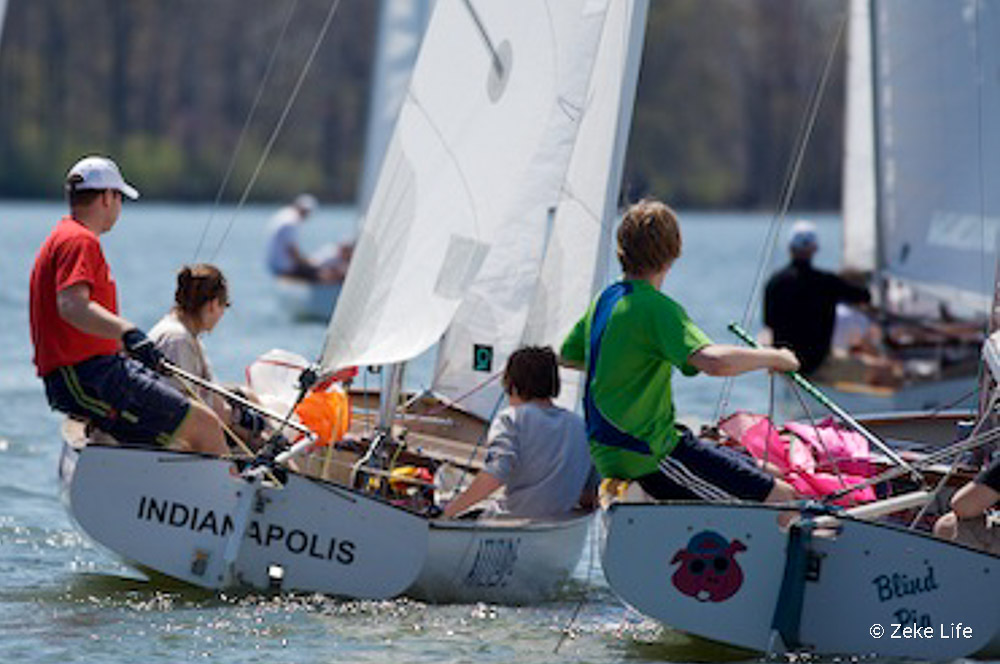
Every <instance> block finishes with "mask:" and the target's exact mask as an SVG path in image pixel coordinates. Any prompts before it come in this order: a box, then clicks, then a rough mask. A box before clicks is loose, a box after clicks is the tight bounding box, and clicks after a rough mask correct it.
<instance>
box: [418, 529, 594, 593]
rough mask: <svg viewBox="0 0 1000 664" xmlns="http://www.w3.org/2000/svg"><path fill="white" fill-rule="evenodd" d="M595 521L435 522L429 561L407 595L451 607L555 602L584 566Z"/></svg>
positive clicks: (428, 556) (428, 555) (430, 542)
mask: <svg viewBox="0 0 1000 664" xmlns="http://www.w3.org/2000/svg"><path fill="white" fill-rule="evenodd" d="M592 520H593V515H592V514H579V515H575V516H572V517H569V518H566V519H563V520H559V521H550V522H537V521H528V520H525V519H492V520H486V521H479V522H471V521H470V522H463V521H437V522H432V523H431V533H430V541H429V547H430V548H429V550H428V553H427V560H426V562H425V564H424V568H423V569H422V570H421V572H420V576H419V577H417V580H416V582H415V583H414V584H413V586H412V587H411V588H410V589H409V590H408V591H407V594H408V595H411V596H413V597H415V598H417V599H421V600H424V601H429V602H448V603H469V602H489V603H502V604H534V603H537V602H540V601H543V600H546V599H551V598H552V597H554V596H555V595H556V594H557V593H558V591H559V589H560V587H561V586H562V584H563V583H564V582H565V581H566V580H567V579H568V578H569V577H570V575H571V574H572V573H573V570H574V568H575V567H576V565H577V563H578V562H579V559H580V553H581V551H582V549H583V544H584V541H585V540H586V537H587V531H588V529H589V526H590V523H591V522H592Z"/></svg>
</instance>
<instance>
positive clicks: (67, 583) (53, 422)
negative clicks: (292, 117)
mask: <svg viewBox="0 0 1000 664" xmlns="http://www.w3.org/2000/svg"><path fill="white" fill-rule="evenodd" d="M273 212H274V210H273V208H263V207H261V208H257V207H250V208H245V209H243V210H242V211H240V213H239V214H238V215H234V211H233V210H232V209H231V208H222V209H220V210H217V211H215V212H214V214H213V211H212V210H211V208H209V207H199V206H177V205H168V204H160V203H150V202H145V201H143V202H139V203H133V204H127V205H126V207H125V211H124V214H123V217H122V219H121V221H120V222H119V224H118V226H116V228H115V229H114V230H113V231H112V232H111V233H109V234H107V235H105V236H104V238H103V240H102V241H103V244H104V247H105V253H106V255H107V258H108V261H109V263H110V264H111V267H112V272H113V274H114V276H115V278H116V280H117V283H118V290H119V299H120V304H121V309H122V312H123V314H124V315H125V316H126V317H127V318H129V319H130V320H132V321H134V322H135V323H137V324H138V325H140V326H143V327H145V328H147V329H148V328H149V327H150V326H152V324H153V323H155V322H156V320H158V318H159V317H160V316H161V315H162V314H163V313H164V312H165V311H166V309H167V308H168V307H169V304H170V303H171V302H172V298H173V289H174V275H175V272H176V269H177V268H178V267H179V266H180V265H181V264H183V263H185V262H191V261H192V260H194V259H195V258H197V259H199V260H213V261H214V262H215V263H217V264H218V265H219V266H220V267H221V268H222V269H223V271H224V272H225V273H226V275H227V277H228V279H229V282H230V288H231V291H232V293H231V296H232V300H233V307H232V308H231V309H230V310H229V312H228V313H227V315H226V317H225V318H224V320H223V321H222V323H221V324H220V325H219V326H218V327H217V328H216V330H215V332H213V333H212V334H211V335H210V336H209V337H208V338H207V339H206V346H207V348H208V352H209V356H210V357H211V358H212V361H213V364H214V367H215V371H216V374H217V375H218V377H219V378H220V379H222V380H231V381H237V380H240V379H241V377H242V374H243V368H244V367H245V366H246V365H247V364H248V363H249V362H250V361H251V360H252V359H253V358H254V357H256V356H257V355H258V354H260V353H263V352H265V351H267V350H268V349H271V348H286V349H289V350H294V351H296V352H299V353H301V354H303V355H305V356H306V357H309V358H315V357H316V356H317V355H318V353H319V351H320V347H321V343H322V339H323V333H324V326H323V325H320V324H303V323H295V322H293V321H291V320H290V319H289V318H288V316H287V315H286V314H285V313H284V310H283V309H282V308H281V306H280V303H279V302H278V301H277V297H276V295H275V293H274V291H273V289H272V285H271V281H270V279H269V277H268V275H267V273H266V272H265V270H264V266H263V261H262V255H263V246H264V238H265V226H266V223H267V219H268V216H269V215H270V214H272V213H273ZM62 214H63V206H62V205H61V204H57V203H23V204H22V203H17V202H10V201H4V202H0V243H2V247H3V249H4V250H5V253H4V256H3V258H2V259H0V464H2V467H3V470H4V472H3V474H2V476H0V662H25V663H28V662H31V663H34V662H60V663H61V662H71V661H74V662H75V661H79V662H102V663H106V662H136V661H162V662H193V661H201V660H204V659H209V658H211V659H212V661H220V662H240V663H244V662H268V663H269V664H277V663H292V662H333V661H355V662H361V661H364V662H477V663H479V662H561V661H565V662H577V661H587V662H619V661H623V660H628V661H637V662H658V661H671V662H682V661H696V660H704V659H735V660H739V659H744V658H745V657H746V656H745V655H743V654H740V653H738V652H734V651H731V650H728V649H725V648H721V647H719V646H714V645H711V644H707V643H705V642H702V641H698V640H695V639H690V638H688V637H685V636H683V635H680V634H677V633H674V632H671V631H670V630H664V629H662V628H660V627H659V626H658V625H657V624H656V623H654V622H652V621H649V620H646V619H644V618H642V617H641V616H638V615H636V614H634V613H632V612H629V611H627V610H626V609H625V608H624V607H623V606H622V605H621V604H620V603H619V602H618V601H617V600H616V599H615V597H614V596H613V595H612V594H611V593H610V591H609V590H608V588H607V585H606V584H605V583H604V580H603V578H602V575H601V571H600V564H599V562H598V561H597V559H596V551H595V548H594V546H593V542H591V544H590V546H589V548H588V550H587V551H586V552H585V553H584V555H583V558H582V559H581V562H580V565H579V567H578V569H577V572H576V581H577V583H576V584H575V587H574V588H573V589H572V592H570V593H568V594H567V595H566V597H564V598H563V599H562V600H561V601H558V602H554V603H551V604H547V605H544V606H540V607H531V608H512V607H493V606H481V605H478V606H461V605H458V606H426V605H423V604H420V603H416V602H412V601H407V600H398V601H392V602H346V601H339V600H334V599H330V598H326V597H313V596H297V597H281V598H273V597H259V596H254V595H249V596H246V595H243V596H235V597H230V596H220V595H216V594H211V593H204V592H198V591H192V590H190V589H182V588H175V587H169V586H163V585H162V584H161V585H151V584H149V583H146V582H144V581H142V580H140V579H138V577H137V576H136V575H135V574H134V573H133V572H131V571H130V570H129V569H128V568H126V567H124V566H122V565H121V564H120V563H118V562H117V561H116V560H115V559H114V558H113V557H112V556H110V555H109V554H107V553H105V552H104V551H102V550H100V549H98V548H96V547H95V546H94V545H92V544H91V543H90V542H89V541H87V540H86V539H85V538H84V537H82V536H81V535H80V534H79V532H78V531H77V530H76V529H75V528H74V527H73V525H72V524H71V523H70V521H69V518H68V517H67V515H66V513H65V511H64V510H63V507H62V505H61V504H60V502H59V498H58V491H57V483H56V461H57V459H58V454H59V449H60V439H59V434H58V426H59V421H60V420H59V417H58V416H57V415H55V414H53V413H51V412H50V411H49V409H48V406H47V405H46V403H45V398H44V396H43V393H42V389H41V382H40V381H39V380H38V379H37V378H36V377H35V375H34V370H33V366H32V364H31V343H30V338H29V332H28V275H29V273H30V270H31V264H32V261H33V259H34V255H35V251H36V250H37V248H38V246H39V244H40V243H41V242H42V240H43V239H44V237H45V236H46V235H47V233H48V232H49V229H50V228H51V226H52V225H53V223H54V222H55V220H56V219H58V217H60V216H61V215H62ZM210 218H211V220H212V224H211V227H210V230H209V232H208V234H207V238H206V242H205V243H204V248H203V249H202V251H201V252H200V254H199V255H198V256H197V257H196V256H195V250H196V248H197V246H198V244H199V238H200V237H201V236H202V233H203V231H204V230H205V228H206V225H207V222H208V220H209V219H210ZM814 218H815V219H816V220H817V221H818V222H819V232H820V238H821V242H822V250H821V253H820V256H819V260H818V263H819V264H820V265H825V266H827V267H836V263H837V261H838V257H839V244H840V240H839V232H840V226H839V220H838V219H837V218H836V217H834V216H817V217H814ZM230 222H233V223H232V226H231V229H230V232H229V233H228V235H226V236H225V238H224V241H223V235H224V231H225V229H226V228H227V227H228V226H229V225H230ZM769 222H770V218H769V217H767V216H764V215H747V214H685V215H682V226H683V232H684V254H683V257H682V258H681V259H680V261H679V262H678V263H677V265H676V266H675V269H674V270H673V271H672V272H671V274H670V275H669V276H668V277H667V281H666V283H665V285H664V289H665V290H666V291H667V292H668V293H670V294H671V295H673V296H674V297H675V298H677V299H678V300H680V301H681V302H682V303H683V304H684V305H685V306H686V307H687V309H688V312H689V313H690V314H691V316H692V317H693V318H694V320H695V321H697V322H699V323H700V324H701V325H702V327H703V328H704V329H705V330H706V331H707V332H708V333H709V335H711V336H712V337H713V338H714V339H715V340H716V341H718V342H726V343H735V340H734V339H733V338H732V337H731V335H729V333H728V332H726V330H725V327H726V324H727V323H728V322H729V321H731V320H739V319H741V318H742V317H743V312H744V309H745V308H746V306H747V300H748V297H749V295H750V289H751V285H752V284H753V282H754V279H755V277H756V273H757V264H758V261H759V256H760V254H761V251H762V244H763V243H764V240H765V236H766V234H767V229H768V224H769ZM353 228H354V212H353V210H350V209H346V208H321V209H320V210H319V211H318V213H317V214H316V215H314V217H313V218H312V219H311V220H310V222H309V223H308V224H307V225H306V227H305V228H304V230H303V232H304V236H305V240H306V241H307V243H308V244H309V245H310V246H316V245H319V244H322V243H324V242H327V241H331V240H338V239H343V238H347V237H350V236H351V235H352V233H353ZM782 244H783V243H782ZM220 245H221V246H220ZM217 247H219V250H218V253H216V249H217ZM778 254H779V255H778V256H776V258H775V261H781V260H784V255H783V254H784V250H783V247H782V248H780V249H779V251H778ZM757 309H759V306H755V307H754V309H753V310H754V311H756V310H757ZM430 366H431V363H430V359H429V358H427V357H425V358H423V359H422V360H421V361H420V362H419V363H418V364H417V366H416V367H414V369H413V370H412V371H411V372H410V373H409V375H408V380H409V382H410V384H411V386H416V387H419V386H423V385H426V383H427V381H428V378H429V373H430ZM721 386H722V381H721V380H720V379H717V378H708V377H697V378H694V379H685V378H677V379H676V381H675V394H676V401H677V407H678V410H679V412H680V413H681V415H682V417H683V418H687V419H690V420H694V421H704V420H708V419H710V418H711V417H712V416H713V413H714V412H715V409H716V404H717V403H718V399H719V393H720V388H721ZM767 401H768V384H767V379H766V378H765V377H764V376H762V375H758V376H755V377H752V378H744V379H740V380H738V381H737V382H736V383H735V387H734V389H733V391H732V396H731V398H730V409H733V408H743V409H753V410H762V409H766V408H767V407H768V402H767ZM591 539H592V540H593V538H591ZM576 611H579V615H578V616H577V617H576V619H575V620H573V621H572V630H571V631H572V634H571V638H568V639H567V640H566V641H565V642H563V643H562V645H561V647H560V649H559V651H558V653H554V652H553V651H554V649H555V648H556V646H557V644H558V643H559V641H560V635H561V634H562V632H563V628H564V627H566V626H567V625H569V624H570V623H571V618H572V617H573V615H574V613H575V612H576Z"/></svg>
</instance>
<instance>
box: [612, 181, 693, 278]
mask: <svg viewBox="0 0 1000 664" xmlns="http://www.w3.org/2000/svg"><path fill="white" fill-rule="evenodd" d="M680 255H681V229H680V226H679V225H678V223H677V215H676V214H675V213H674V211H673V210H671V209H670V207H668V206H667V205H665V204H664V203H661V202H660V201H656V200H648V199H647V200H641V201H639V202H638V203H635V204H633V205H632V206H631V207H629V209H628V210H626V211H625V216H624V217H622V223H621V225H620V226H619V227H618V262H619V263H621V266H622V270H623V271H624V272H625V274H628V275H632V276H636V277H644V276H647V275H650V274H654V273H656V272H659V271H660V270H662V269H663V268H665V267H667V266H669V265H670V264H671V263H673V262H674V261H675V260H676V259H677V258H678V257H679V256H680Z"/></svg>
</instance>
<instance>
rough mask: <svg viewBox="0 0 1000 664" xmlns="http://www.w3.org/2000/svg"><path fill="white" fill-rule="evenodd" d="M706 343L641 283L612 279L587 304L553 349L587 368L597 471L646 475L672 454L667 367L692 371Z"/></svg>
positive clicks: (681, 314)
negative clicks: (694, 358)
mask: <svg viewBox="0 0 1000 664" xmlns="http://www.w3.org/2000/svg"><path fill="white" fill-rule="evenodd" d="M711 343H712V341H711V339H709V338H708V335H706V334H705V333H704V332H702V331H701V330H700V329H699V328H698V326H696V325H695V324H694V323H693V322H692V321H691V319H690V318H688V315H687V312H685V311H684V308H683V307H681V305H679V304H678V303H677V302H674V301H673V300H672V299H670V298H669V297H667V296H666V295H664V294H663V293H661V292H660V291H658V290H656V289H655V288H654V287H653V286H652V285H651V284H650V283H649V282H646V281H642V280H629V281H621V282H618V283H615V284H612V285H611V286H609V287H608V288H607V289H605V291H604V292H603V293H602V294H601V295H600V296H599V297H598V298H597V300H595V301H594V303H593V304H591V306H590V308H589V309H588V310H587V313H586V314H585V315H584V316H583V318H581V319H580V320H579V322H577V324H576V325H575V326H574V327H573V330H572V331H571V332H570V333H569V335H568V336H567V337H566V339H565V341H564V342H563V345H562V349H561V354H562V356H563V357H564V358H566V359H567V360H570V361H572V362H578V363H581V364H584V365H585V366H586V368H587V389H586V395H585V399H584V401H585V403H584V408H585V411H586V415H587V433H588V437H589V438H590V452H591V456H592V458H593V460H594V465H595V466H596V467H597V470H598V471H599V472H600V473H601V475H602V476H604V477H616V478H621V479H634V478H636V477H640V476H642V475H646V474H649V473H652V472H654V471H655V470H656V469H657V464H658V463H659V461H660V460H661V459H663V457H665V456H667V455H668V454H670V453H671V451H673V449H674V446H675V445H676V444H677V432H676V429H675V427H674V404H673V397H672V394H671V389H670V379H671V375H672V373H673V369H674V367H677V368H679V369H680V370H681V373H683V374H684V375H687V376H693V375H694V374H696V373H698V370H697V369H695V368H694V367H693V366H691V365H690V364H689V363H688V358H689V357H690V356H691V354H692V353H694V352H695V351H697V350H699V349H701V348H703V347H705V346H707V345H709V344H711ZM595 356H596V362H595V361H594V357H595Z"/></svg>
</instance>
